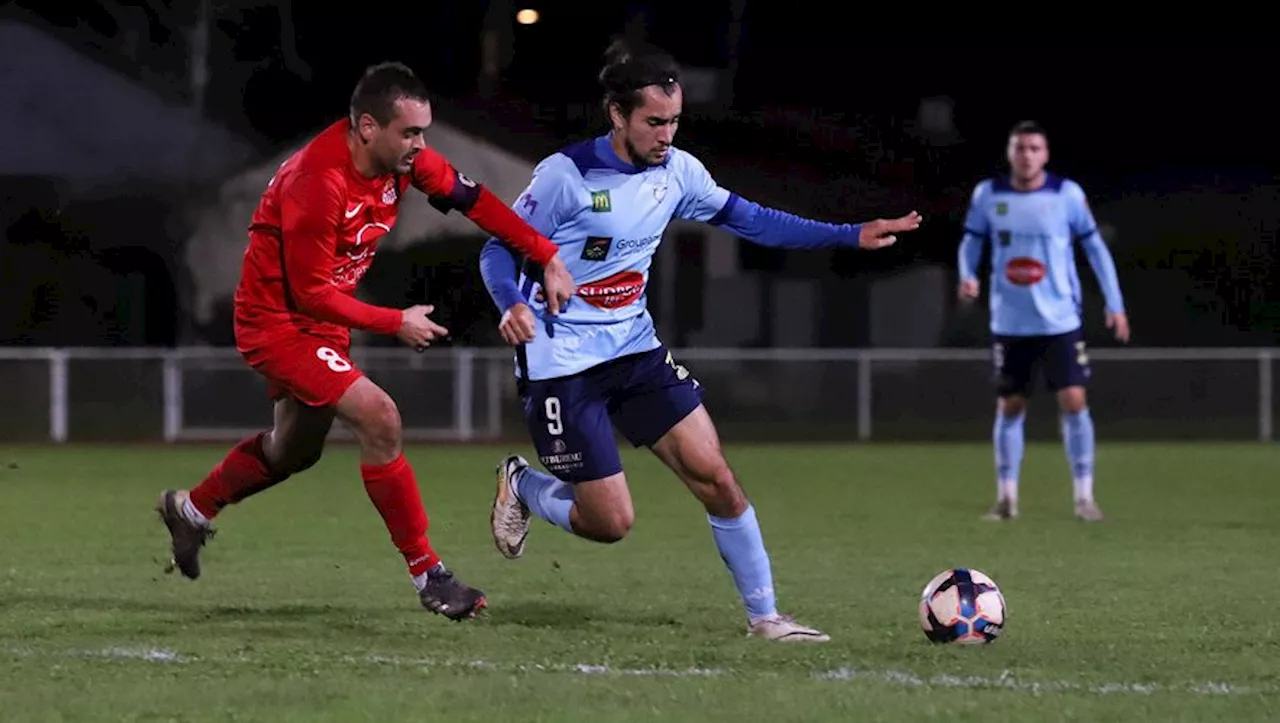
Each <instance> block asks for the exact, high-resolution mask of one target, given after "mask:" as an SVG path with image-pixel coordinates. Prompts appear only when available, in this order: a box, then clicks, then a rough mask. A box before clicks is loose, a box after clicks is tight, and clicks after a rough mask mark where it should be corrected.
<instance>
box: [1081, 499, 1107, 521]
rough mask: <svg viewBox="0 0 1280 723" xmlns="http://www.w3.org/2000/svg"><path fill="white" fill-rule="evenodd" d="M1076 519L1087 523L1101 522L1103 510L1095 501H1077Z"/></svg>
mask: <svg viewBox="0 0 1280 723" xmlns="http://www.w3.org/2000/svg"><path fill="white" fill-rule="evenodd" d="M1076 517H1077V518H1078V519H1081V520H1084V521H1085V522H1101V521H1102V519H1103V517H1102V510H1100V509H1098V503H1097V502H1094V501H1093V500H1076Z"/></svg>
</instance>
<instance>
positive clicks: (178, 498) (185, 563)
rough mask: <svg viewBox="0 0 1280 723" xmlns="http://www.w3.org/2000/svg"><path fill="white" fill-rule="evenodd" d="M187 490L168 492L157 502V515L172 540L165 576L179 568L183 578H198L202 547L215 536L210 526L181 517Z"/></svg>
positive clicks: (184, 516)
mask: <svg viewBox="0 0 1280 723" xmlns="http://www.w3.org/2000/svg"><path fill="white" fill-rule="evenodd" d="M187 498H188V494H187V491H186V490H165V491H164V492H163V493H162V494H161V495H160V500H159V501H158V502H156V512H158V513H159V514H160V520H161V521H162V522H164V525H165V527H167V528H169V537H170V539H171V544H170V551H171V558H170V560H169V564H168V565H166V566H165V568H164V571H165V572H166V573H171V572H173V569H174V568H175V567H176V568H177V569H178V570H179V571H180V572H181V573H182V574H183V576H184V577H187V578H189V579H192V580H194V579H196V578H198V577H200V548H202V547H204V543H206V542H208V540H209V538H211V537H213V535H214V532H215V531H214V529H213V528H212V527H210V526H208V525H199V524H196V523H195V522H192V521H191V520H189V519H187V517H186V515H184V514H182V506H183V504H184V503H186V501H187Z"/></svg>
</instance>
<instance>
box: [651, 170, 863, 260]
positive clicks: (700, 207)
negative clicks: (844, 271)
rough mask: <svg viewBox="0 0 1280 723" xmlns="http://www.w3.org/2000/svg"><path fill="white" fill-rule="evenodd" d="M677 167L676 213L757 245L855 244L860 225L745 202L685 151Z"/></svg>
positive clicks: (802, 247) (811, 246)
mask: <svg viewBox="0 0 1280 723" xmlns="http://www.w3.org/2000/svg"><path fill="white" fill-rule="evenodd" d="M683 160H684V162H683V163H682V165H681V168H680V170H679V173H680V176H681V179H680V180H681V185H682V187H683V189H684V196H683V197H682V198H681V200H680V204H679V206H677V207H676V216H677V217H679V218H683V219H688V220H690V221H702V222H705V223H708V224H710V225H712V226H721V227H724V228H726V229H728V230H729V231H732V232H733V233H734V234H736V235H738V236H740V237H742V238H744V239H746V240H748V241H750V242H752V243H754V244H758V245H760V246H767V247H770V248H780V249H799V250H812V249H821V248H832V247H836V246H845V247H854V248H856V247H858V235H859V234H860V233H861V231H862V226H861V224H853V223H841V224H835V223H827V222H824V221H815V220H813V219H809V218H804V217H802V216H797V215H795V214H791V213H787V212H786V211H780V210H778V209H775V208H768V207H766V206H761V205H760V204H758V203H755V202H753V201H748V200H746V199H744V198H742V197H741V196H739V195H738V194H736V193H732V192H730V191H728V190H726V189H724V188H722V187H720V186H719V185H718V184H717V183H716V182H715V180H714V179H713V178H712V177H711V174H710V173H709V172H708V171H707V169H706V166H704V165H703V164H702V162H701V161H699V160H698V159H697V158H695V157H693V156H692V155H688V154H686V155H685V156H684V159H683Z"/></svg>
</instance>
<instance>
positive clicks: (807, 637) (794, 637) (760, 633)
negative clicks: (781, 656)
mask: <svg viewBox="0 0 1280 723" xmlns="http://www.w3.org/2000/svg"><path fill="white" fill-rule="evenodd" d="M747 636H748V637H756V638H764V639H765V640H777V641H780V642H784V643H825V642H827V641H828V640H830V639H831V637H830V636H828V635H827V634H826V633H824V632H822V631H821V630H817V629H814V628H810V627H807V626H805V625H801V624H800V623H797V622H796V621H795V618H793V617H791V616H790V615H774V616H773V617H770V618H764V619H763V620H757V621H756V622H754V623H751V624H750V625H748V626H747Z"/></svg>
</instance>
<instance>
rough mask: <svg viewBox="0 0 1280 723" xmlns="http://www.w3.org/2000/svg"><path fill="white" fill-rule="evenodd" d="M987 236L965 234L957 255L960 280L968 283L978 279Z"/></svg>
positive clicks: (968, 232) (966, 232)
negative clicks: (979, 265)
mask: <svg viewBox="0 0 1280 723" xmlns="http://www.w3.org/2000/svg"><path fill="white" fill-rule="evenodd" d="M986 240H987V239H986V237H985V236H978V235H975V234H974V233H973V232H971V231H965V232H964V238H961V239H960V249H959V252H958V253H957V254H956V255H957V257H958V258H957V259H956V268H957V269H959V271H960V280H961V281H968V280H970V279H976V278H978V264H980V263H982V247H983V245H984V244H985V243H986Z"/></svg>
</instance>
